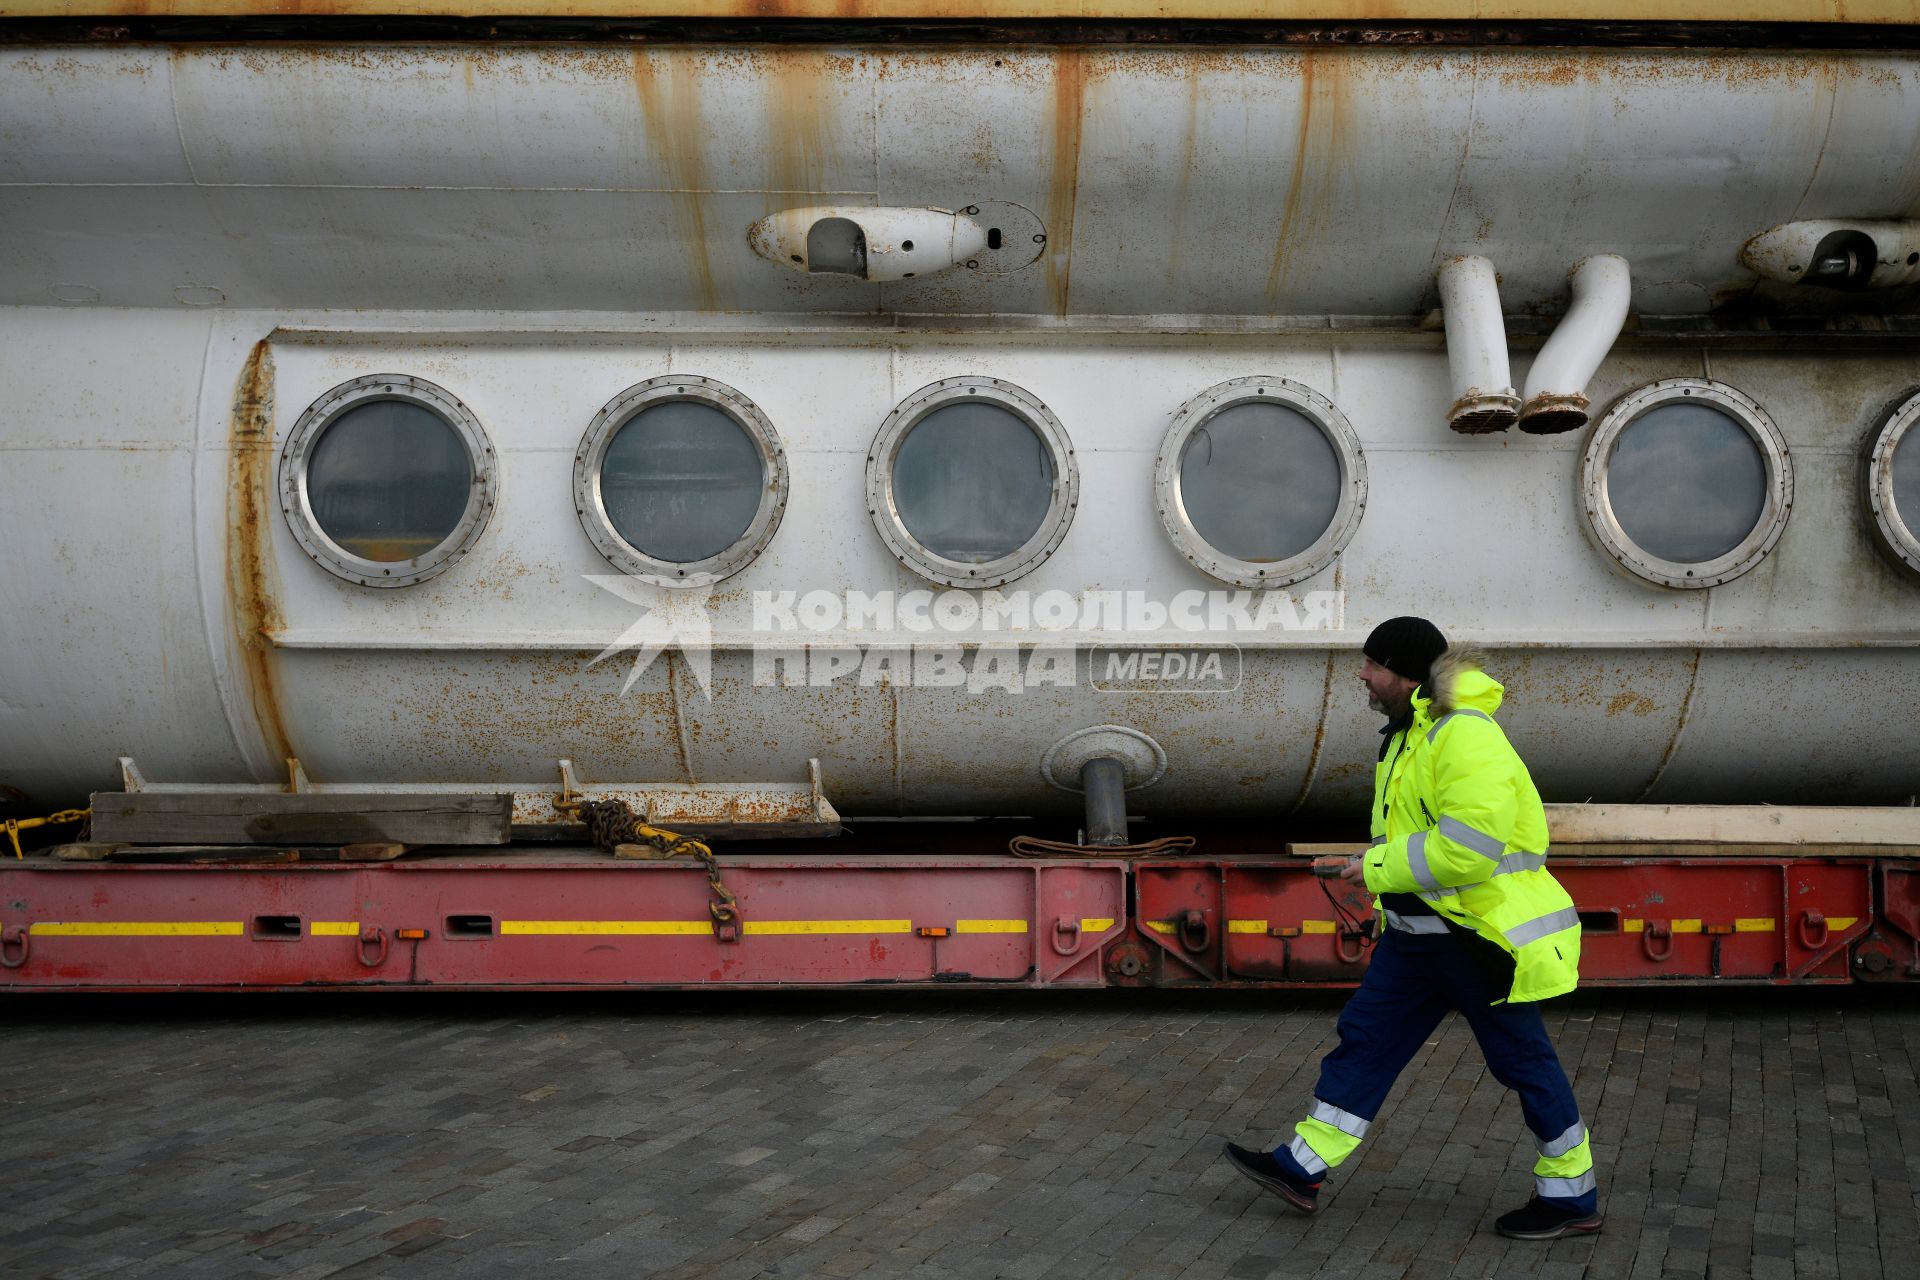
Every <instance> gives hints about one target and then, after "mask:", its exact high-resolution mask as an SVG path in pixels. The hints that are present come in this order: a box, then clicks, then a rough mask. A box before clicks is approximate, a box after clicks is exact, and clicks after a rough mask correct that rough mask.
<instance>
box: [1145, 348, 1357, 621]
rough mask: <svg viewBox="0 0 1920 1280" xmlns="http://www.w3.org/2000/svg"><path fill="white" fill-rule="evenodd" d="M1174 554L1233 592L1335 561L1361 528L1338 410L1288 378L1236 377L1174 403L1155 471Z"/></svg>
mask: <svg viewBox="0 0 1920 1280" xmlns="http://www.w3.org/2000/svg"><path fill="white" fill-rule="evenodd" d="M1153 491H1154V504H1155V505H1156V506H1157V507H1158V508H1159V511H1160V523H1161V524H1162V525H1164V526H1166V530H1167V536H1168V537H1170V538H1172V539H1173V545H1174V546H1176V547H1178V548H1179V550H1180V554H1181V555H1183V556H1185V557H1186V558H1187V559H1188V560H1190V561H1191V562H1192V563H1193V564H1194V565H1196V566H1197V567H1198V568H1200V569H1201V570H1202V571H1203V572H1205V573H1208V574H1210V575H1212V576H1213V577H1215V578H1218V579H1219V580H1220V581H1222V582H1228V583H1232V584H1233V585H1234V586H1238V587H1256V588H1257V587H1284V586H1288V585H1290V584H1292V583H1295V582H1299V581H1301V580H1302V579H1304V578H1310V577H1312V576H1313V575H1314V574H1316V573H1319V572H1320V571H1321V570H1322V569H1324V568H1326V567H1327V566H1328V565H1330V564H1332V563H1333V561H1334V559H1335V558H1336V557H1337V556H1339V554H1340V552H1341V551H1342V550H1343V549H1344V548H1345V547H1346V545H1347V543H1348V541H1349V540H1350V539H1352V537H1353V534H1354V530H1356V529H1358V528H1359V527H1360V513H1361V511H1362V510H1364V509H1365V507H1366V505H1367V464H1366V460H1365V459H1364V458H1362V457H1361V455H1360V438H1359V437H1358V436H1356V435H1355V434H1354V431H1353V427H1352V425H1351V424H1349V423H1348V422H1347V419H1346V415H1344V414H1342V413H1341V412H1340V411H1339V410H1338V409H1336V408H1334V406H1333V402H1332V401H1331V400H1329V399H1327V398H1326V397H1325V396H1323V395H1321V394H1320V393H1319V392H1317V391H1315V390H1313V389H1312V388H1310V387H1305V386H1302V385H1301V384H1300V383H1297V382H1294V381H1292V380H1290V379H1287V378H1266V377H1260V378H1235V379H1234V380H1233V381H1231V382H1223V383H1221V384H1219V385H1218V386H1214V387H1208V388H1207V389H1206V390H1205V391H1202V392H1201V393H1200V394H1199V395H1197V396H1195V397H1194V398H1193V399H1191V400H1189V401H1187V402H1186V403H1185V404H1184V405H1181V406H1180V411H1179V412H1178V413H1176V414H1174V416H1173V426H1172V427H1171V428H1169V429H1168V431H1167V435H1166V439H1165V440H1164V441H1163V442H1162V443H1161V445H1160V457H1159V460H1158V462H1157V464H1156V465H1155V467H1154V483H1153Z"/></svg>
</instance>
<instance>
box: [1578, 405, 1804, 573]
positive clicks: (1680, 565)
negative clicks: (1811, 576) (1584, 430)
mask: <svg viewBox="0 0 1920 1280" xmlns="http://www.w3.org/2000/svg"><path fill="white" fill-rule="evenodd" d="M1580 489H1581V494H1582V498H1583V501H1584V504H1585V506H1586V511H1587V525H1588V528H1589V529H1591V530H1592V532H1593V535H1594V538H1595V539H1596V540H1597V541H1598V542H1599V544H1600V547H1601V549H1602V550H1603V551H1605V552H1606V553H1607V554H1608V555H1610V556H1612V557H1613V558H1614V560H1615V561H1617V562H1618V563H1619V564H1620V565H1621V567H1622V568H1624V569H1626V570H1627V571H1628V572H1630V573H1632V574H1634V575H1636V576H1638V577H1641V578H1645V579H1646V580H1647V581H1648V582H1657V583H1659V584H1660V585H1661V586H1664V587H1716V586H1719V585H1720V584H1721V583H1723V582H1728V581H1731V580H1732V579H1734V578H1737V577H1739V576H1740V575H1741V574H1743V573H1745V572H1746V571H1747V570H1749V569H1751V568H1753V566H1755V565H1756V564H1759V563H1760V561H1761V560H1762V559H1764V558H1765V556H1766V554H1767V552H1769V551H1771V550H1772V549H1773V544H1774V543H1776V542H1778V541H1779V540H1780V533H1781V530H1783V529H1785V528H1786V524H1787V515H1788V513H1789V512H1790V511H1791V510H1792V508H1793V469H1792V465H1791V461H1790V459H1789V458H1788V455H1787V446H1786V441H1785V440H1783V439H1782V438H1781V435H1780V430H1779V428H1778V427H1775V426H1774V425H1773V420H1772V419H1771V418H1769V417H1768V416H1767V415H1766V411H1765V410H1763V409H1761V407H1760V406H1759V405H1758V404H1756V403H1754V402H1753V401H1752V400H1751V399H1749V398H1748V397H1747V396H1745V395H1743V394H1741V393H1740V392H1738V391H1736V390H1734V389H1733V388H1732V387H1729V386H1726V385H1724V384H1722V383H1718V382H1708V381H1706V380H1704V379H1700V378H1667V379H1664V380H1662V381H1660V382H1656V383H1653V384H1652V385H1651V386H1646V387H1642V388H1640V389H1639V390H1638V391H1630V392H1628V393H1627V394H1626V395H1624V396H1622V397H1621V398H1620V399H1619V400H1618V401H1616V402H1615V403H1614V405H1613V407H1612V408H1610V409H1609V410H1607V415H1606V417H1604V418H1603V419H1601V420H1600V422H1599V423H1598V424H1597V425H1596V426H1595V427H1594V430H1593V435H1592V436H1591V438H1589V439H1588V441H1587V449H1586V453H1585V455H1584V456H1583V457H1582V458H1581V461H1580Z"/></svg>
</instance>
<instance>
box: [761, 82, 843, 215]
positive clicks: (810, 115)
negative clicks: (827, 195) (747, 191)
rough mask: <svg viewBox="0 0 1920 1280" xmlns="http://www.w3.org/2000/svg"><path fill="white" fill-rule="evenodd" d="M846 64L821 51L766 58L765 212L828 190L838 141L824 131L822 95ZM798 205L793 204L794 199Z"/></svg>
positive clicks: (828, 132)
mask: <svg viewBox="0 0 1920 1280" xmlns="http://www.w3.org/2000/svg"><path fill="white" fill-rule="evenodd" d="M845 61H846V60H845V58H843V57H841V56H840V55H837V54H834V53H832V52H830V51H828V50H824V49H776V50H774V51H773V52H772V53H771V55H770V64H769V71H770V72H771V80H772V84H771V88H772V93H771V94H769V96H768V100H767V108H768V117H767V137H768V138H769V139H772V140H773V146H772V148H771V150H772V152H773V154H772V157H771V170H772V171H771V172H770V173H769V174H768V175H767V176H768V192H767V212H768V213H778V212H779V211H780V210H782V209H786V208H789V207H791V206H793V205H795V204H800V203H804V202H805V200H806V199H810V198H812V197H813V196H814V195H816V194H817V193H819V192H821V191H824V190H825V189H826V187H827V182H826V173H827V164H828V161H829V159H830V158H831V157H832V156H833V155H834V154H835V151H836V150H837V146H838V144H837V140H836V139H835V138H833V137H832V136H831V135H830V131H829V129H828V112H827V111H826V109H825V96H826V89H827V86H828V85H829V83H830V82H831V78H832V76H833V75H834V73H835V70H836V68H837V67H838V66H839V65H840V64H843V63H844V62H845ZM796 193H797V194H798V195H800V196H802V197H804V198H803V199H795V198H794V194H796Z"/></svg>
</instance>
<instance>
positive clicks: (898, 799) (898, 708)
mask: <svg viewBox="0 0 1920 1280" xmlns="http://www.w3.org/2000/svg"><path fill="white" fill-rule="evenodd" d="M888 692H889V693H890V694H892V695H893V811H894V812H895V813H896V814H898V815H899V816H901V817H905V816H906V812H907V737H906V724H905V721H906V718H907V707H906V700H905V699H904V698H903V697H902V696H901V692H900V687H899V686H898V685H895V686H894V687H893V688H891V689H889V690H888Z"/></svg>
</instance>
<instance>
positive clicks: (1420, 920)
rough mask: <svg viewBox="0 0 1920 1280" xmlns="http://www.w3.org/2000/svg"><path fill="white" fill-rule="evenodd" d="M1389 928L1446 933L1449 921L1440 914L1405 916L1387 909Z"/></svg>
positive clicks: (1407, 931)
mask: <svg viewBox="0 0 1920 1280" xmlns="http://www.w3.org/2000/svg"><path fill="white" fill-rule="evenodd" d="M1382 914H1383V915H1385V916H1386V918H1387V927H1388V928H1389V929H1398V930H1399V931H1400V932H1402V933H1445V932H1446V931H1447V922H1446V921H1444V920H1442V919H1441V918H1440V917H1439V916H1403V915H1401V914H1400V913H1399V912H1398V911H1385V912H1383V913H1382Z"/></svg>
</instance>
